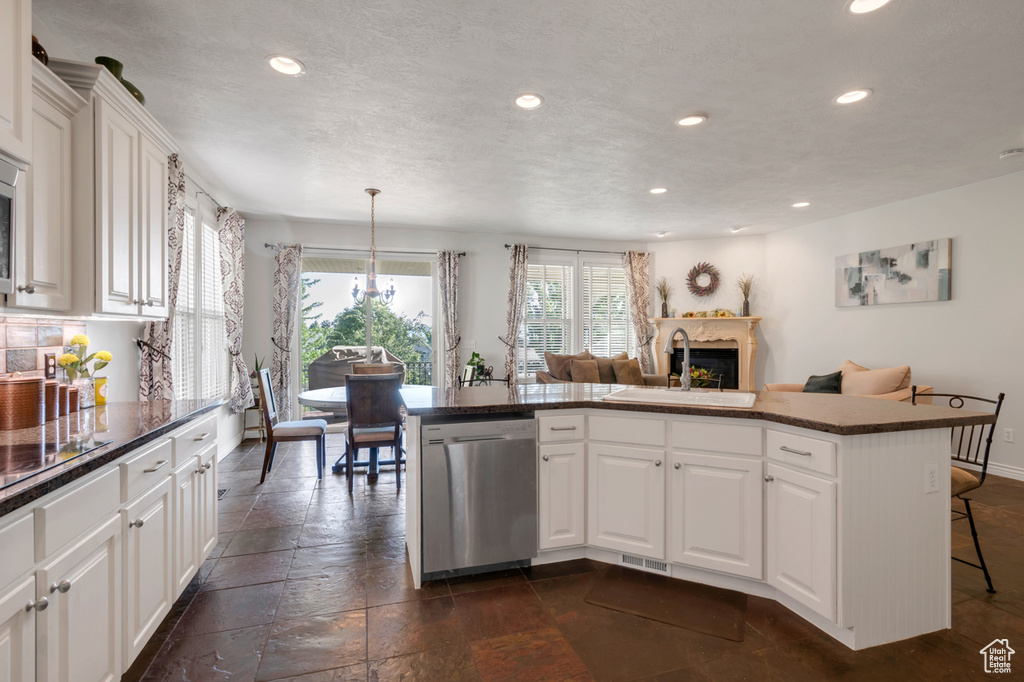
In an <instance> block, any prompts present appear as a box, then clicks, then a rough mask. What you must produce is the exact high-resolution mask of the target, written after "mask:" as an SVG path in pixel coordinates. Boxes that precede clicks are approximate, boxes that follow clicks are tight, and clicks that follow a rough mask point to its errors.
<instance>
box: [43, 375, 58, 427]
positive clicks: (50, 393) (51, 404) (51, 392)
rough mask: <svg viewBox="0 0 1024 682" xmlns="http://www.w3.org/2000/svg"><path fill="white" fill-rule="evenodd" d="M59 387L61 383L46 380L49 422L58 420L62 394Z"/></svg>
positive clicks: (54, 380)
mask: <svg viewBox="0 0 1024 682" xmlns="http://www.w3.org/2000/svg"><path fill="white" fill-rule="evenodd" d="M58 385H59V382H58V381H57V380H56V379H47V380H46V421H48V422H52V421H53V420H54V419H56V418H57V402H58V396H59V393H60V390H59V389H58V388H57V387H58Z"/></svg>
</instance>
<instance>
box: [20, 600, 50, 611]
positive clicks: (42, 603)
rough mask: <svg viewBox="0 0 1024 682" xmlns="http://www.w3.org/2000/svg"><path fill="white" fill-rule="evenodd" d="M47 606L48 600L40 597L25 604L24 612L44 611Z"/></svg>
mask: <svg viewBox="0 0 1024 682" xmlns="http://www.w3.org/2000/svg"><path fill="white" fill-rule="evenodd" d="M49 605H50V600H49V599H47V598H46V597H40V598H39V599H36V600H34V601H30V602H29V603H27V604H25V610H26V611H31V610H32V609H35V610H36V611H45V610H46V607H47V606H49Z"/></svg>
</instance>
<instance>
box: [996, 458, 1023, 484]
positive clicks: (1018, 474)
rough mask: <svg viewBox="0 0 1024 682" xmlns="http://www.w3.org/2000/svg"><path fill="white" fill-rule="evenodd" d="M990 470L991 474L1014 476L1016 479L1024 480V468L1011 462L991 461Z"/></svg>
mask: <svg viewBox="0 0 1024 682" xmlns="http://www.w3.org/2000/svg"><path fill="white" fill-rule="evenodd" d="M988 472H989V473H990V474H995V475H996V476H1005V477H1006V478H1012V479H1014V480H1015V481H1024V468H1021V467H1015V466H1012V465H1010V464H1000V463H999V462H992V461H990V462H989V463H988Z"/></svg>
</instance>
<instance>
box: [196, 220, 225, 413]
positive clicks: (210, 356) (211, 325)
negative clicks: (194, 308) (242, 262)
mask: <svg viewBox="0 0 1024 682" xmlns="http://www.w3.org/2000/svg"><path fill="white" fill-rule="evenodd" d="M202 254H203V257H202V268H203V271H202V277H201V279H202V299H203V305H202V321H201V324H202V346H203V350H204V352H203V354H202V371H201V374H200V379H199V381H200V387H201V395H202V396H203V397H204V398H221V397H224V396H225V395H227V392H228V368H229V364H230V359H229V358H228V351H227V345H226V343H225V341H224V339H225V338H226V337H227V331H226V329H225V321H224V285H223V282H222V281H221V276H220V262H219V260H220V238H219V236H218V233H217V227H216V226H215V225H211V224H209V223H207V222H205V221H204V222H203V249H202Z"/></svg>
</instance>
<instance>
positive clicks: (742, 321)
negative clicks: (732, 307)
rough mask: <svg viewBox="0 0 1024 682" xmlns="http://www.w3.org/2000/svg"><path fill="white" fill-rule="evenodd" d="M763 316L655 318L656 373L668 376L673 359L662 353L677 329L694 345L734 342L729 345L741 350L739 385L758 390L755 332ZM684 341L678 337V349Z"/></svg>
mask: <svg viewBox="0 0 1024 682" xmlns="http://www.w3.org/2000/svg"><path fill="white" fill-rule="evenodd" d="M760 321H761V318H760V317H654V318H651V324H653V325H654V327H655V330H656V334H655V336H654V341H652V344H653V345H652V349H653V353H654V363H655V371H656V372H657V373H659V374H668V371H669V367H670V364H669V363H670V362H671V360H670V358H669V356H668V355H667V354H666V353H663V352H662V350H663V349H664V348H665V339H666V338H668V335H669V333H671V331H672V330H673V329H675V328H676V327H682V328H683V329H685V330H686V334H687V336H689V337H690V345H691V346H700V345H702V344H708V345H716V346H720V345H722V344H721V343H719V342H723V341H725V342H732V343H735V346H732V343H729V344H727V345H729V346H731V347H735V348H738V349H739V359H740V363H739V364H740V368H739V370H740V371H739V386H740V390H741V391H753V390H754V361H755V359H756V358H757V337H756V336H755V335H754V329H755V328H756V327H757V323H758V322H760ZM682 343H683V342H682V339H681V338H676V340H675V343H674V344H673V345H675V346H680V347H681V346H682Z"/></svg>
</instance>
